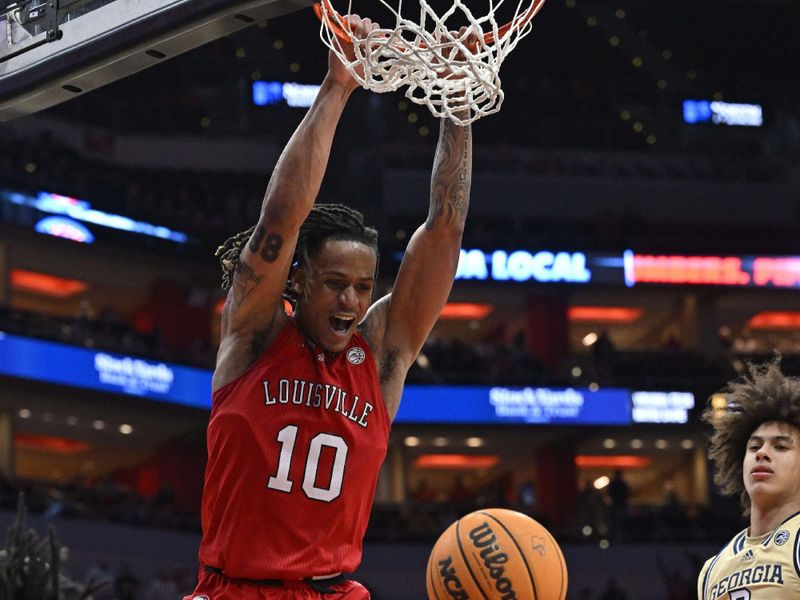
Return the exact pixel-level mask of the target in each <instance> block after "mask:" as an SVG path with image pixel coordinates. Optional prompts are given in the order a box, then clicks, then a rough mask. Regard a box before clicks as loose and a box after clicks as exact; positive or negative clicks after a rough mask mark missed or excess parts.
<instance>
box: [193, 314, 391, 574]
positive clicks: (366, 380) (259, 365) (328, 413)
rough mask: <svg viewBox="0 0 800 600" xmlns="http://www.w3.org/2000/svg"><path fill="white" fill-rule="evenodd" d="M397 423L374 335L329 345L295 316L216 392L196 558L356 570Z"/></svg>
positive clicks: (233, 568)
mask: <svg viewBox="0 0 800 600" xmlns="http://www.w3.org/2000/svg"><path fill="white" fill-rule="evenodd" d="M389 429H390V420H389V415H388V411H387V410H386V406H385V404H384V402H383V397H382V394H381V388H380V385H379V382H378V374H377V370H376V367H375V361H374V358H373V355H372V353H371V351H370V349H369V346H368V345H367V343H366V340H365V339H364V338H363V337H362V336H361V335H360V334H358V333H356V334H354V335H353V337H352V338H351V340H350V343H349V344H348V346H347V348H346V349H345V350H344V351H343V352H340V353H338V354H337V355H335V356H333V357H331V356H329V355H325V354H324V353H323V352H322V351H321V350H319V349H317V348H316V347H315V346H314V345H313V344H312V343H310V342H309V341H308V340H307V339H306V338H305V337H304V336H303V335H302V334H301V333H300V331H299V330H298V329H297V326H296V324H295V323H294V320H293V319H290V322H289V324H288V325H286V326H285V327H284V328H283V330H281V332H280V333H279V334H278V336H277V338H276V339H275V340H274V341H273V343H272V344H271V345H270V347H269V348H268V349H267V350H266V351H265V352H264V353H263V354H262V355H261V356H260V357H259V358H258V360H256V362H255V363H254V364H253V365H252V366H251V367H250V368H249V369H248V370H247V371H245V372H244V373H243V374H242V375H241V376H239V377H238V378H237V379H236V380H234V381H232V382H231V383H229V384H227V385H226V386H224V387H222V388H221V389H219V390H217V391H216V392H214V394H213V406H212V410H211V419H210V421H209V424H208V466H207V468H206V479H205V490H204V492H203V507H202V519H203V540H202V542H201V544H200V562H201V563H202V564H204V565H209V566H212V567H217V568H219V569H222V571H223V572H224V573H225V575H226V576H228V577H230V578H242V579H297V578H304V577H310V576H315V575H328V574H331V573H338V572H345V573H347V572H352V571H354V570H355V569H356V567H357V566H358V564H359V562H360V561H361V544H362V539H363V537H364V532H365V530H366V528H367V522H368V520H369V514H370V509H371V507H372V500H373V497H374V495H375V486H376V484H377V480H378V473H379V471H380V468H381V464H382V463H383V460H384V458H385V456H386V448H387V445H388V440H389Z"/></svg>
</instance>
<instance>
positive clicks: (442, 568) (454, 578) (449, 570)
mask: <svg viewBox="0 0 800 600" xmlns="http://www.w3.org/2000/svg"><path fill="white" fill-rule="evenodd" d="M439 576H440V577H441V578H442V582H443V583H444V589H445V590H446V591H447V594H448V595H449V596H450V597H451V598H453V600H469V595H468V594H467V592H465V591H464V586H462V585H461V580H460V579H459V578H458V575H456V570H455V568H454V567H453V557H452V556H448V557H447V558H445V559H444V560H440V561H439Z"/></svg>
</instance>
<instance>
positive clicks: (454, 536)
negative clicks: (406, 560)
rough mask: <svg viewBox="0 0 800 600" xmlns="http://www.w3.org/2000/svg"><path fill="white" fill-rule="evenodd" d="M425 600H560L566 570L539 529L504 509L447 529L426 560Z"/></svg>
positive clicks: (552, 543) (555, 547) (531, 521)
mask: <svg viewBox="0 0 800 600" xmlns="http://www.w3.org/2000/svg"><path fill="white" fill-rule="evenodd" d="M425 579H426V585H427V588H428V599H429V600H452V599H456V600H472V599H478V598H481V599H484V598H485V599H488V600H501V599H502V600H511V599H516V600H564V598H565V597H566V595H567V565H566V563H565V562H564V555H563V554H562V553H561V548H559V546H558V543H557V542H556V541H555V539H554V538H553V536H552V535H550V532H549V531H547V529H545V528H544V527H543V526H542V525H541V523H539V522H537V521H535V520H534V519H531V518H530V517H528V516H527V515H523V514H522V513H519V512H516V511H513V510H506V509H503V508H487V509H484V510H478V511H475V512H472V513H470V514H468V515H465V516H464V517H462V518H460V519H459V520H458V521H456V522H455V523H453V524H452V525H450V527H448V528H447V529H446V530H445V532H444V533H443V534H442V535H441V536H440V537H439V539H438V540H437V542H436V544H435V545H434V547H433V550H432V551H431V555H430V558H429V559H428V567H427V573H426V577H425Z"/></svg>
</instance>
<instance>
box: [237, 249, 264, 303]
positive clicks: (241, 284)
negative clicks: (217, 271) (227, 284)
mask: <svg viewBox="0 0 800 600" xmlns="http://www.w3.org/2000/svg"><path fill="white" fill-rule="evenodd" d="M262 279H263V277H262V276H261V275H258V274H257V273H256V272H255V271H254V270H253V268H252V267H251V266H250V265H248V264H247V263H246V262H244V261H243V260H242V259H241V258H239V262H237V263H236V270H235V271H234V272H233V300H234V302H236V304H241V303H242V301H244V299H245V298H247V296H248V295H250V292H252V291H253V290H254V289H256V287H257V286H258V285H259V284H260V283H261V280H262Z"/></svg>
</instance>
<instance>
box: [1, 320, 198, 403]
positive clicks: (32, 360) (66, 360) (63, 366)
mask: <svg viewBox="0 0 800 600" xmlns="http://www.w3.org/2000/svg"><path fill="white" fill-rule="evenodd" d="M0 375H10V376H12V377H22V378H25V379H35V380H37V381H47V382H50V383H57V384H61V385H69V386H74V387H80V388H87V389H91V390H99V391H102V392H111V393H116V394H126V395H129V396H141V397H143V398H149V399H152V400H161V401H163V402H172V403H175V404H183V405H186V406H194V407H197V408H206V409H210V408H211V372H210V371H207V370H205V369H196V368H193V367H185V366H182V365H174V364H168V363H163V362H159V361H153V360H147V359H143V358H137V357H133V356H124V355H120V354H113V353H111V352H102V351H100V352H98V351H94V350H86V349H84V348H78V347H75V346H68V345H65V344H57V343H54V342H44V341H41V340H35V339H30V338H25V337H19V336H15V335H10V334H7V333H3V332H0Z"/></svg>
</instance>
